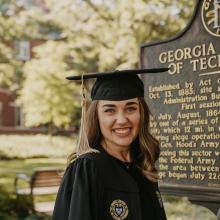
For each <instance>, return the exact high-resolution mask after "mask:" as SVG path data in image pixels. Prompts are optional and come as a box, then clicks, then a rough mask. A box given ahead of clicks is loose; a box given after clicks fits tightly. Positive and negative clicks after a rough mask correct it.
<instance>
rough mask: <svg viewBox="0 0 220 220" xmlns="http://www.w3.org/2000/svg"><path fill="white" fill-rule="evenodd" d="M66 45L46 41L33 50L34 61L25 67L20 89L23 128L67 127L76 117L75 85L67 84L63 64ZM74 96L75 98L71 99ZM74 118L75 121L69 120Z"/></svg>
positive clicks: (77, 99)
mask: <svg viewBox="0 0 220 220" xmlns="http://www.w3.org/2000/svg"><path fill="white" fill-rule="evenodd" d="M67 49H68V45H66V44H65V43H63V42H59V43H56V42H53V41H49V42H48V43H47V44H45V45H43V46H41V47H40V48H38V49H36V51H35V52H36V57H37V59H33V60H31V61H30V62H28V63H27V64H26V65H25V68H24V74H25V76H26V80H25V82H24V86H23V89H22V90H21V99H20V102H21V103H22V105H23V107H24V108H23V110H24V113H25V119H26V125H27V126H40V125H49V128H50V131H51V130H52V129H53V128H55V127H64V128H66V127H68V126H69V125H70V124H71V121H72V119H74V120H75V122H76V121H77V118H76V117H77V116H79V99H80V98H79V97H78V96H79V90H80V88H79V86H76V85H74V84H71V83H69V82H68V81H67V80H66V79H65V76H67V75H68V72H69V70H68V69H67V65H66V63H65V59H66V50H67ZM74 97H75V98H74ZM74 115H75V118H73V117H74Z"/></svg>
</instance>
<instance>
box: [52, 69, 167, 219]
mask: <svg viewBox="0 0 220 220" xmlns="http://www.w3.org/2000/svg"><path fill="white" fill-rule="evenodd" d="M165 70H166V69H157V70H155V69H154V70H137V71H136V70H129V71H117V72H116V73H115V72H113V73H111V74H105V75H104V76H103V74H99V75H96V77H97V80H96V82H95V84H94V86H93V88H92V91H91V98H92V103H91V105H90V107H89V109H88V111H87V113H86V118H85V120H82V121H83V123H82V124H81V133H80V137H79V142H78V146H77V150H76V151H77V152H76V154H77V158H75V155H74V154H72V155H71V156H70V163H69V165H68V167H67V169H66V171H65V174H64V177H63V181H62V184H61V187H60V190H59V192H58V195H57V199H56V204H55V208H54V213H53V220H108V219H109V220H110V219H116V220H123V219H126V220H164V219H166V215H165V212H164V208H163V204H162V200H161V197H160V193H159V190H158V184H157V170H156V168H155V162H156V160H157V159H158V156H159V143H158V141H157V140H156V139H155V138H154V137H153V136H152V135H151V134H150V132H149V116H150V113H149V109H148V107H147V105H146V102H145V101H144V98H143V97H144V85H143V82H142V81H141V79H140V78H139V77H138V76H137V75H136V74H137V73H148V72H160V71H165ZM83 78H84V79H86V76H84V77H83ZM88 78H90V76H88ZM69 79H75V78H74V77H70V78H69ZM84 126H85V127H84Z"/></svg>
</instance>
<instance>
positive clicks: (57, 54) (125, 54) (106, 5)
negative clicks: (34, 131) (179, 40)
mask: <svg viewBox="0 0 220 220" xmlns="http://www.w3.org/2000/svg"><path fill="white" fill-rule="evenodd" d="M46 2H47V8H48V13H46V14H43V15H42V16H41V17H40V18H39V16H37V14H35V13H32V14H30V13H29V15H28V16H29V19H28V23H30V24H34V22H35V23H36V25H37V26H38V27H39V24H41V25H43V27H44V29H46V30H47V33H50V31H51V32H54V30H55V32H58V33H59V34H58V36H59V38H60V39H59V40H56V41H53V42H50V41H49V42H48V43H46V44H45V45H44V46H40V47H39V48H38V49H37V51H36V53H37V57H36V58H35V59H34V60H32V61H30V62H28V63H27V64H26V65H25V77H26V80H25V83H24V88H23V90H22V93H21V102H22V104H23V106H24V110H25V114H26V123H27V125H29V126H33V125H34V126H37V125H40V124H48V123H50V124H53V125H55V126H57V127H60V126H68V125H69V124H70V123H71V119H72V115H73V113H74V108H75V107H77V108H78V107H79V104H76V103H75V104H74V102H73V101H74V100H78V103H79V99H80V98H79V96H80V95H79V89H78V86H77V85H76V84H74V83H69V82H65V80H64V78H65V76H67V75H68V74H69V75H70V74H73V73H75V74H81V73H88V72H95V71H104V70H112V69H122V68H135V67H137V66H138V63H139V46H140V44H142V43H144V42H146V41H153V40H159V39H164V38H167V37H170V36H172V35H174V34H176V33H177V32H179V31H180V30H181V29H183V27H184V26H185V25H186V22H187V21H188V19H189V16H190V15H191V13H192V9H191V8H190V7H191V6H192V4H193V2H192V1H186V0H179V1H177V0H163V1H161V0H145V1H144V0H132V1H126V0H120V1H119V0H111V1H89V0H84V1H82V0H63V1H56V0H47V1H46ZM35 30H36V29H35ZM64 87H65V88H64ZM76 88H77V89H76ZM73 92H75V97H76V98H74V97H73V96H72V94H73Z"/></svg>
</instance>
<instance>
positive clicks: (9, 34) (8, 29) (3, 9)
mask: <svg viewBox="0 0 220 220" xmlns="http://www.w3.org/2000/svg"><path fill="white" fill-rule="evenodd" d="M15 8H16V3H15V1H12V0H9V1H5V0H1V1H0V86H1V87H4V88H9V89H10V90H11V91H16V90H18V89H19V88H20V86H21V81H22V74H21V67H22V63H21V62H19V61H17V60H15V58H14V53H13V50H12V48H11V47H9V44H12V43H13V40H14V39H16V38H17V37H19V33H20V32H21V31H22V29H19V26H18V25H17V23H16V18H15V17H12V16H11V14H12V13H14V12H13V11H14V10H15Z"/></svg>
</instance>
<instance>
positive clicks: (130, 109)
mask: <svg viewBox="0 0 220 220" xmlns="http://www.w3.org/2000/svg"><path fill="white" fill-rule="evenodd" d="M136 109H137V108H135V107H129V108H127V111H128V112H134V111H136Z"/></svg>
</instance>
